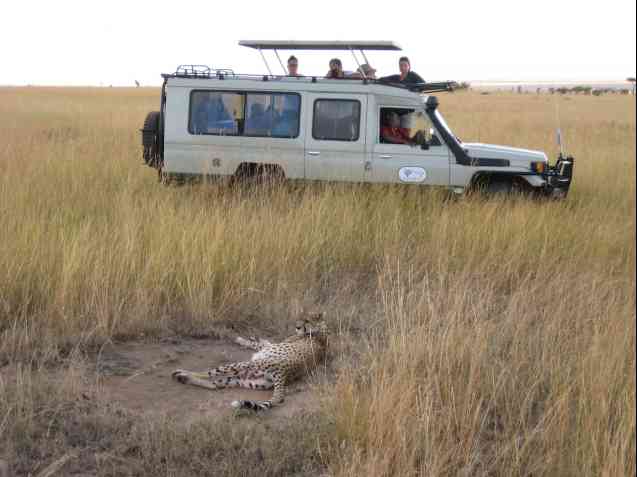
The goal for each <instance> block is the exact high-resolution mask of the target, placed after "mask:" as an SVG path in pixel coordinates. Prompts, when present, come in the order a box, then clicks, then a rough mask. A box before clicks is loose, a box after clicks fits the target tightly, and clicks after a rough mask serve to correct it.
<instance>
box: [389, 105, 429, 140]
mask: <svg viewBox="0 0 637 477" xmlns="http://www.w3.org/2000/svg"><path fill="white" fill-rule="evenodd" d="M431 128H432V124H431V121H430V120H429V118H428V117H427V116H426V115H425V113H424V112H422V111H415V110H413V109H407V108H381V109H380V123H379V125H378V142H380V143H385V144H406V145H416V144H423V143H424V142H426V141H428V140H429V138H430V135H431V134H430V131H431Z"/></svg>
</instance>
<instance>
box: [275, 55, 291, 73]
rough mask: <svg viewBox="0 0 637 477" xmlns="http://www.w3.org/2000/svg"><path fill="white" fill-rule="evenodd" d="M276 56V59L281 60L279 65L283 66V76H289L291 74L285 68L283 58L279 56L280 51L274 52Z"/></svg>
mask: <svg viewBox="0 0 637 477" xmlns="http://www.w3.org/2000/svg"><path fill="white" fill-rule="evenodd" d="M274 54H275V55H276V59H277V60H279V64H280V65H281V69H282V70H283V74H284V75H285V76H287V75H288V74H289V73H288V69H287V68H286V67H285V66H283V62H282V61H281V57H280V56H279V50H277V49H275V50H274Z"/></svg>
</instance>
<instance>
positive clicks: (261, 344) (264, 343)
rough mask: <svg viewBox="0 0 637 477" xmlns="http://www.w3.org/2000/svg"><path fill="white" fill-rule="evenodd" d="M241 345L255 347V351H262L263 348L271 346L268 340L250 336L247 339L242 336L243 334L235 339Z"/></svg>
mask: <svg viewBox="0 0 637 477" xmlns="http://www.w3.org/2000/svg"><path fill="white" fill-rule="evenodd" d="M234 342H235V343H237V344H238V345H239V346H243V347H244V348H249V349H253V350H255V351H261V350H262V349H263V348H266V347H268V346H271V345H272V343H270V342H269V341H268V340H264V339H262V338H259V339H256V338H254V337H250V338H248V339H247V340H246V339H245V338H242V337H241V336H237V337H236V338H235V340H234Z"/></svg>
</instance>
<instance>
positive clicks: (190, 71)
mask: <svg viewBox="0 0 637 477" xmlns="http://www.w3.org/2000/svg"><path fill="white" fill-rule="evenodd" d="M170 76H174V77H177V78H213V77H215V76H216V77H218V78H220V79H223V78H224V77H226V76H235V74H234V71H233V70H231V69H228V68H212V67H210V66H207V65H179V66H178V67H177V69H176V70H175V72H174V73H173V74H172V75H170Z"/></svg>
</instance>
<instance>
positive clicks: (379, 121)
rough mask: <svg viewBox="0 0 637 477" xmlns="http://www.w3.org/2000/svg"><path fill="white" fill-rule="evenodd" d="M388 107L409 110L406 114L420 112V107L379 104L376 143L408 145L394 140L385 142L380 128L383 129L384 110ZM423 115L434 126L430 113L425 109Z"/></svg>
mask: <svg viewBox="0 0 637 477" xmlns="http://www.w3.org/2000/svg"><path fill="white" fill-rule="evenodd" d="M387 109H398V110H402V111H409V112H408V113H405V114H413V113H415V112H419V108H417V107H406V106H387V105H378V131H377V133H376V144H383V145H387V146H408V144H396V143H392V142H383V141H382V140H381V139H382V137H381V135H380V130H381V128H382V127H381V125H382V123H381V121H382V117H383V110H387ZM423 115H424V116H425V117H426V118H427V120H428V121H429V122H430V123H431V127H432V128H433V127H434V124H433V121H432V120H431V118H430V117H429V115H427V114H426V113H425V112H424V111H423Z"/></svg>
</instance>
